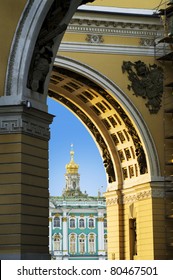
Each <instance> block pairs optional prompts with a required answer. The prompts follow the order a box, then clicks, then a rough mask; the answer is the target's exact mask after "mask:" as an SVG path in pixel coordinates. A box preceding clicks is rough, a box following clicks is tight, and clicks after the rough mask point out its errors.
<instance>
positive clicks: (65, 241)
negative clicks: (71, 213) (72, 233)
mask: <svg viewBox="0 0 173 280" xmlns="http://www.w3.org/2000/svg"><path fill="white" fill-rule="evenodd" d="M62 223H63V252H62V254H63V259H68V224H67V214H66V212H65V211H64V212H63V217H62Z"/></svg>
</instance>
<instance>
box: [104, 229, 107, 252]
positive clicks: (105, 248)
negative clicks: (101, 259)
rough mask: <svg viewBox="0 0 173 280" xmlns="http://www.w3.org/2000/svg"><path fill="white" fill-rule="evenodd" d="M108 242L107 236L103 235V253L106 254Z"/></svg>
mask: <svg viewBox="0 0 173 280" xmlns="http://www.w3.org/2000/svg"><path fill="white" fill-rule="evenodd" d="M107 242H108V240H107V234H105V235H104V251H105V252H106V253H107V251H108V243H107Z"/></svg>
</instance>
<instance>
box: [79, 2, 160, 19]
mask: <svg viewBox="0 0 173 280" xmlns="http://www.w3.org/2000/svg"><path fill="white" fill-rule="evenodd" d="M78 11H85V12H97V13H111V14H128V15H136V14H138V15H141V16H142V15H145V16H152V17H153V16H157V14H156V13H155V10H151V9H136V8H134V9H132V8H117V7H109V6H88V5H81V6H79V7H78Z"/></svg>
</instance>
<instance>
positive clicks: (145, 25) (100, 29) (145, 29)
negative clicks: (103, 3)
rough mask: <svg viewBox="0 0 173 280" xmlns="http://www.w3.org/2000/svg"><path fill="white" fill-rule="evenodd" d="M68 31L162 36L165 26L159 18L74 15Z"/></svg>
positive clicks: (113, 34) (112, 34)
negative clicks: (130, 18) (111, 17)
mask: <svg viewBox="0 0 173 280" xmlns="http://www.w3.org/2000/svg"><path fill="white" fill-rule="evenodd" d="M67 32H71V33H91V34H92V33H95V34H100V35H111V36H128V37H129V36H132V37H147V38H148V37H152V38H153V37H154V38H158V37H161V36H162V34H163V27H162V25H161V24H160V22H159V21H158V20H157V21H156V20H153V21H148V20H144V19H143V20H140V21H139V20H136V22H135V20H133V21H132V20H129V19H124V18H119V19H110V18H103V19H102V18H91V17H90V18H89V17H84V16H74V17H73V18H72V20H71V22H70V24H69V25H68V28H67Z"/></svg>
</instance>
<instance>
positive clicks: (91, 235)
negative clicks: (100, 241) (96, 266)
mask: <svg viewBox="0 0 173 280" xmlns="http://www.w3.org/2000/svg"><path fill="white" fill-rule="evenodd" d="M91 237H93V238H94V242H93V251H91V250H90V245H91V242H90V238H91ZM88 253H89V254H95V253H96V235H95V233H93V232H90V233H89V234H88Z"/></svg>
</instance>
